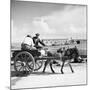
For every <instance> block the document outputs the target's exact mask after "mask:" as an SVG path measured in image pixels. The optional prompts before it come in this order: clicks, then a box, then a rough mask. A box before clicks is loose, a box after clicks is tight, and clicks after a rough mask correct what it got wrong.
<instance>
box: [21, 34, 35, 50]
mask: <svg viewBox="0 0 90 90" xmlns="http://www.w3.org/2000/svg"><path fill="white" fill-rule="evenodd" d="M21 49H22V50H32V49H36V48H35V47H34V43H33V40H32V36H31V35H27V36H26V37H25V39H24V40H23V42H22V44H21Z"/></svg>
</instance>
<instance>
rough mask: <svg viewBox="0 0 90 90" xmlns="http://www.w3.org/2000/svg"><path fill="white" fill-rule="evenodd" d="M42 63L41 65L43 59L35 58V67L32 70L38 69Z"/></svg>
mask: <svg viewBox="0 0 90 90" xmlns="http://www.w3.org/2000/svg"><path fill="white" fill-rule="evenodd" d="M42 65H43V60H36V61H35V69H34V71H37V70H39V69H40V68H41V67H42Z"/></svg>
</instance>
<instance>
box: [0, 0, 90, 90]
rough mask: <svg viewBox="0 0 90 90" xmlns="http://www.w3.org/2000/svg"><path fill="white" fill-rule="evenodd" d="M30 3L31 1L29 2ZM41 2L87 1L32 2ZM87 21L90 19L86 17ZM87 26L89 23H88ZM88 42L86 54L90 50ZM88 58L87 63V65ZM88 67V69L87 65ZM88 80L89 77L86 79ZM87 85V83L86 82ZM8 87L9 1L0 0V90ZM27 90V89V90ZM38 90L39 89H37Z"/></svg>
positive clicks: (81, 0) (69, 0)
mask: <svg viewBox="0 0 90 90" xmlns="http://www.w3.org/2000/svg"><path fill="white" fill-rule="evenodd" d="M29 1H31V0H29ZM32 1H42V2H54V3H55V2H56V3H69V4H84V5H86V4H88V5H90V3H89V0H88V2H87V0H32ZM89 9H90V7H89V6H88V16H90V10H89ZM88 20H90V18H89V17H88ZM88 24H89V21H88ZM89 29H90V27H89V28H88V39H89V37H90V35H89V33H90V30H89ZM89 44H90V43H89V40H88V54H89V50H90V48H89V47H90V45H89ZM89 56H90V55H89ZM89 56H88V63H89ZM88 67H90V66H89V65H88ZM89 71H90V70H88V76H90V72H89ZM88 80H89V77H88ZM88 83H89V81H88ZM9 85H10V1H9V0H0V90H8V88H7V87H8V86H9ZM48 89H49V90H60V89H61V90H62V89H63V90H67V89H68V90H72V89H73V90H77V89H78V90H80V89H81V90H89V85H88V86H73V87H71V86H70V87H56V88H43V89H42V90H48ZM28 90H29V89H28ZM37 90H40V89H37Z"/></svg>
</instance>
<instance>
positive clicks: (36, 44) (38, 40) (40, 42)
mask: <svg viewBox="0 0 90 90" xmlns="http://www.w3.org/2000/svg"><path fill="white" fill-rule="evenodd" d="M35 35H36V36H35V37H33V42H34V44H35V45H34V46H35V47H36V48H37V49H41V48H42V46H45V44H44V43H43V41H41V40H40V38H39V36H40V34H39V33H36V34H35ZM39 44H41V45H42V46H40V45H39Z"/></svg>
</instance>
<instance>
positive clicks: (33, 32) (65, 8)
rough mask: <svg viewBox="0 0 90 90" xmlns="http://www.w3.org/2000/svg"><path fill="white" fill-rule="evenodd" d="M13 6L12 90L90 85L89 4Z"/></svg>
mask: <svg viewBox="0 0 90 90" xmlns="http://www.w3.org/2000/svg"><path fill="white" fill-rule="evenodd" d="M10 3H11V5H10V26H11V30H10V39H11V42H10V45H11V47H10V48H11V49H10V53H11V55H10V59H11V60H10V87H11V89H12V90H19V89H32V88H45V87H62V86H63V87H64V86H78V85H87V5H83V4H66V3H51V2H39V1H25V0H24V1H19V0H11V2H10Z"/></svg>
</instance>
